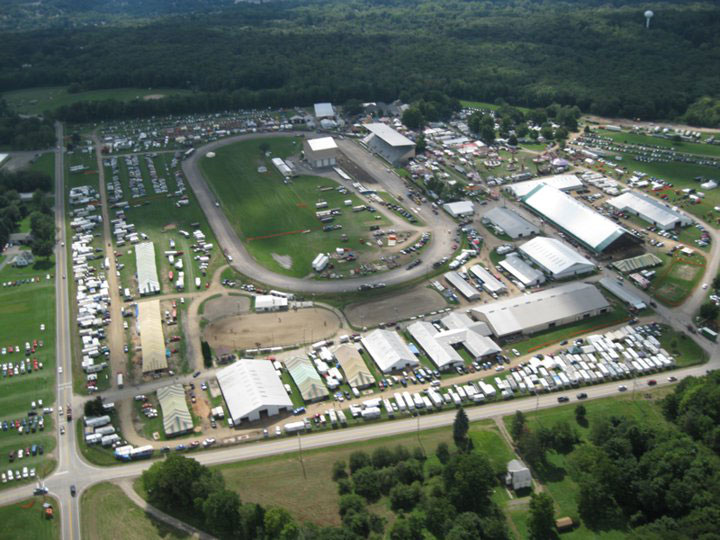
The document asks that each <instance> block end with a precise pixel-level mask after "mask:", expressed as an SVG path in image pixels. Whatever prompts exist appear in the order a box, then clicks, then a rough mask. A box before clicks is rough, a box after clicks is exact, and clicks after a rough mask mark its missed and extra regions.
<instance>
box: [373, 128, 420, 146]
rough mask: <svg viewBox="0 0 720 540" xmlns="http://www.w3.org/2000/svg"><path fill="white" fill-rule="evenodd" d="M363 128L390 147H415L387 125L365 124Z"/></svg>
mask: <svg viewBox="0 0 720 540" xmlns="http://www.w3.org/2000/svg"><path fill="white" fill-rule="evenodd" d="M365 128H366V129H367V130H368V131H369V132H370V133H372V134H373V135H375V136H377V137H380V138H381V139H382V140H383V141H385V142H386V143H387V144H389V145H390V146H413V147H414V146H415V143H414V142H412V141H411V140H410V139H408V138H407V137H406V136H405V135H403V134H402V133H398V132H397V131H395V130H394V129H393V128H391V127H390V126H388V125H387V124H383V123H381V122H377V123H374V124H365Z"/></svg>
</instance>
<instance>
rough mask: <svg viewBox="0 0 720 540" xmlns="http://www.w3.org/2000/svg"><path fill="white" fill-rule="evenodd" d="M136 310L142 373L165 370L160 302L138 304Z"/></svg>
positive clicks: (165, 358) (151, 301)
mask: <svg viewBox="0 0 720 540" xmlns="http://www.w3.org/2000/svg"><path fill="white" fill-rule="evenodd" d="M137 310H138V313H137V329H138V332H139V333H140V347H142V371H143V373H148V372H151V371H159V370H161V369H167V357H166V356H165V337H164V336H163V329H162V315H161V314H160V300H150V301H148V302H138V303H137Z"/></svg>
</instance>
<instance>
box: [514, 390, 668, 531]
mask: <svg viewBox="0 0 720 540" xmlns="http://www.w3.org/2000/svg"><path fill="white" fill-rule="evenodd" d="M668 391H669V390H668V389H663V390H661V391H653V392H651V393H650V394H649V395H651V396H652V398H653V399H651V400H648V399H646V398H644V397H641V395H639V394H638V395H633V394H627V395H624V396H614V397H612V398H605V399H599V400H592V401H588V402H586V403H584V405H585V408H586V410H587V420H588V422H587V424H586V425H580V424H578V423H577V422H576V420H575V406H576V404H572V405H565V406H562V407H554V408H551V409H545V410H541V411H537V412H534V413H527V414H526V415H525V417H526V419H527V425H528V426H529V427H530V429H533V427H535V426H540V425H542V426H545V427H548V426H552V425H554V424H555V423H557V422H560V421H566V422H568V423H569V424H570V425H571V426H573V428H575V429H576V431H577V433H578V436H579V437H580V440H581V441H586V440H588V437H589V434H590V429H591V426H592V425H593V423H594V422H596V421H598V420H599V419H600V418H608V417H611V416H626V417H629V418H633V419H635V420H637V421H638V422H641V423H645V424H649V425H654V426H665V425H667V423H666V421H665V419H664V418H663V416H662V413H661V412H660V408H659V407H658V406H657V405H656V404H655V403H654V400H655V399H659V398H660V397H662V396H663V395H664V393H666V392H668ZM512 418H513V417H512V416H505V417H504V418H503V422H504V423H505V426H506V427H507V428H508V429H510V427H511V424H512ZM571 455H572V452H571V453H570V454H559V453H556V452H554V451H550V452H548V455H547V459H548V466H547V468H546V470H542V471H535V473H536V474H537V475H538V479H539V480H540V481H541V482H542V483H543V484H544V485H545V487H546V488H547V490H548V493H550V495H551V496H552V498H553V499H554V501H555V509H556V512H555V515H556V516H558V517H560V516H577V515H578V512H577V503H576V498H577V495H578V492H579V491H578V490H579V488H578V485H577V484H576V483H575V482H574V481H573V479H572V478H571V477H570V475H569V474H568V471H567V466H568V465H567V464H568V457H569V456H571ZM510 518H511V520H512V522H513V524H515V526H516V528H517V529H518V530H526V524H525V520H526V519H527V514H523V513H519V512H511V513H510ZM562 538H567V539H570V540H585V539H588V538H596V539H601V540H616V539H617V540H620V539H624V538H627V532H626V531H624V530H623V531H621V530H618V529H603V530H592V531H591V530H589V529H588V528H587V527H586V526H585V525H584V524H581V525H580V526H579V527H577V528H575V529H574V530H573V531H571V532H566V533H563V535H562Z"/></svg>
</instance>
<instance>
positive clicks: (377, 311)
mask: <svg viewBox="0 0 720 540" xmlns="http://www.w3.org/2000/svg"><path fill="white" fill-rule="evenodd" d="M446 306H447V303H446V302H445V299H444V298H443V297H442V296H440V294H439V293H437V292H435V291H434V290H432V289H428V288H427V287H416V288H415V289H413V290H411V291H409V292H406V293H403V294H399V295H397V296H391V297H388V298H383V299H382V300H375V301H371V302H363V303H362V304H351V305H350V306H348V307H347V308H346V309H345V316H346V317H347V319H348V322H349V323H350V324H352V325H353V326H355V327H358V328H362V327H363V326H376V325H378V324H380V323H386V322H390V321H397V320H401V319H408V318H410V317H412V316H414V315H420V314H422V313H428V312H430V311H436V310H438V309H442V308H444V307H446Z"/></svg>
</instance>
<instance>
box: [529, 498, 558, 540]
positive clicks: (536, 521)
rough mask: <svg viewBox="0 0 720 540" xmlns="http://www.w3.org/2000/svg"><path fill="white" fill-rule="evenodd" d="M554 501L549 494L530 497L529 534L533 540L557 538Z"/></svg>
mask: <svg viewBox="0 0 720 540" xmlns="http://www.w3.org/2000/svg"><path fill="white" fill-rule="evenodd" d="M554 514H555V512H554V509H553V500H552V497H550V495H548V494H547V493H533V494H532V497H530V511H529V516H528V534H529V535H530V539H531V540H550V539H552V538H556V537H557V534H556V532H555V517H554Z"/></svg>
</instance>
